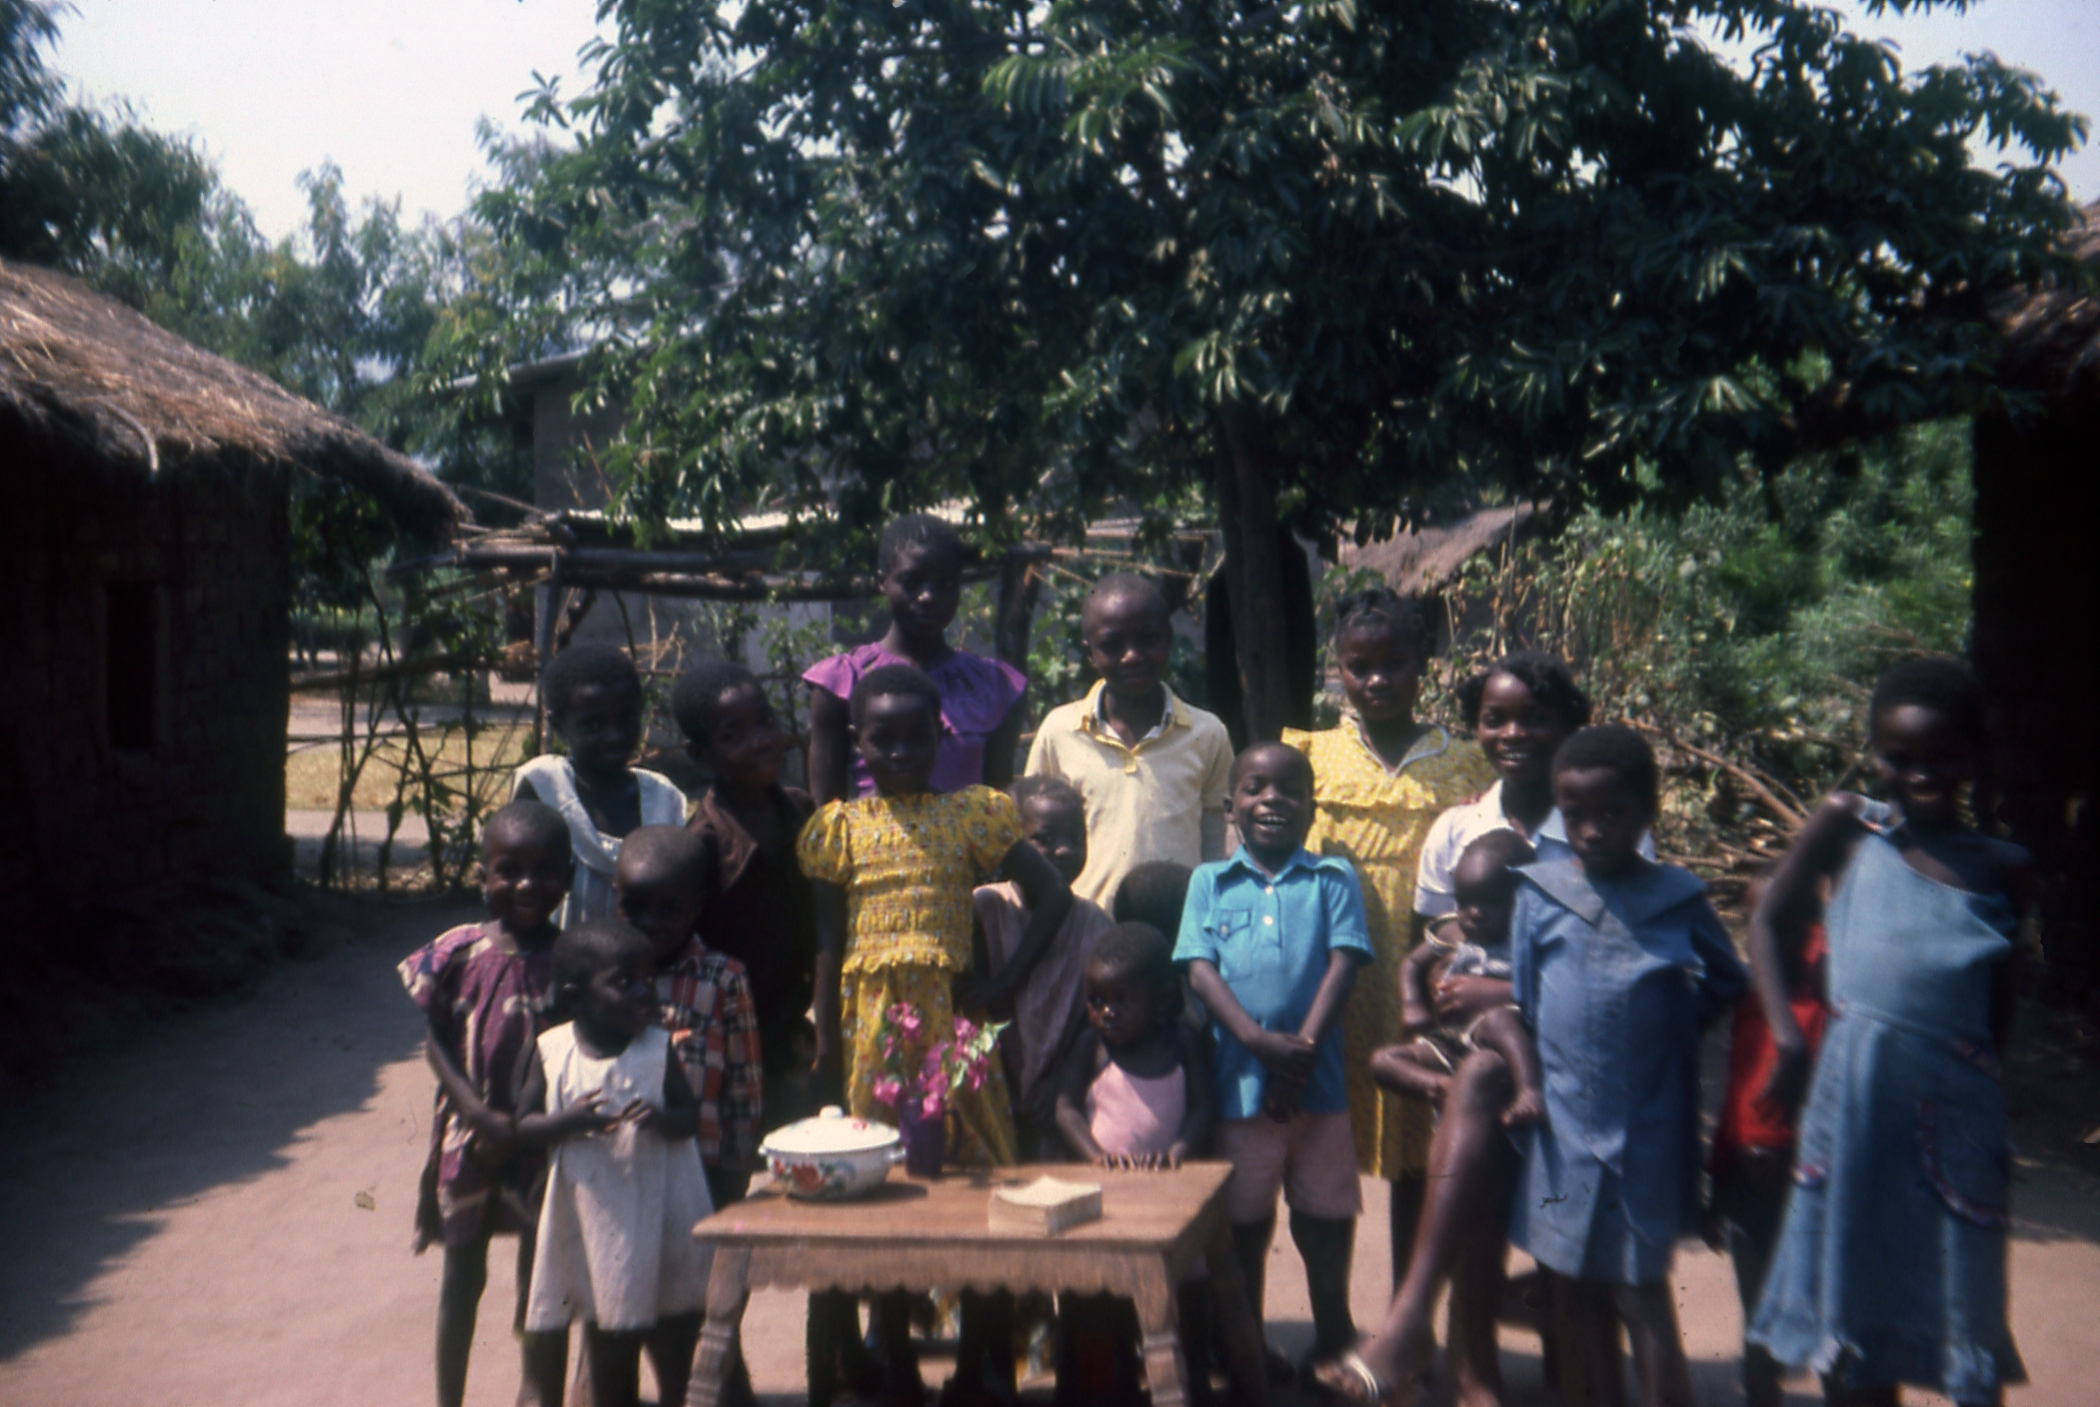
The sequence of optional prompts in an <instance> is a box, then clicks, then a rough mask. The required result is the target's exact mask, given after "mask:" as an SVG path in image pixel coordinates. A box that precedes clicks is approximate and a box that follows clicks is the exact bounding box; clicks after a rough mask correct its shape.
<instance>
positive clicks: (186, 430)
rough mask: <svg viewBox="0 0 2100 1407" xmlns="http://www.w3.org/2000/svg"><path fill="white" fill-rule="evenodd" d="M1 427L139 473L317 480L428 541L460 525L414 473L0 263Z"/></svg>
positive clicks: (457, 512) (150, 329)
mask: <svg viewBox="0 0 2100 1407" xmlns="http://www.w3.org/2000/svg"><path fill="white" fill-rule="evenodd" d="M10 427H12V428H14V429H16V430H18V431H19V432H20V433H22V434H23V435H25V436H30V437H35V438H39V439H42V440H45V441H46V442H48V443H52V444H54V445H56V444H61V443H62V444H65V445H67V446H68V447H70V448H72V449H74V450H77V451H82V452H84V453H83V454H82V455H81V458H83V459H85V460H87V461H90V462H93V463H98V464H102V465H106V466H108V467H110V468H111V469H115V470H123V471H129V472H132V473H137V474H146V475H155V474H159V473H162V472H180V471H181V470H182V468H183V466H184V465H186V464H190V463H193V462H198V461H202V460H207V459H209V460H214V461H217V462H219V463H221V464H225V463H229V462H245V463H246V464H249V465H252V466H253V467H257V468H261V467H265V466H275V467H281V468H287V469H299V470H304V471H308V472H312V473H316V474H323V475H327V476H329V477H332V478H337V479H341V480H342V481H344V482H345V483H349V484H353V485H355V486H356V487H358V488H361V489H364V490H365V491H366V492H368V493H370V494H371V495H372V496H373V497H374V498H376V499H378V500H379V501H380V502H381V503H382V504H384V505H385V506H386V508H387V509H388V511H389V512H391V513H392V514H393V515H394V517H395V518H396V519H397V520H398V521H399V522H400V523H401V524H402V526H404V527H406V528H408V529H409V530H410V531H411V532H413V533H415V534H416V535H417V536H419V537H424V538H428V539H431V540H433V541H435V540H441V539H444V538H446V537H448V536H449V535H450V534H451V531H452V529H453V528H455V527H456V526H457V525H458V524H460V523H461V522H464V521H466V519H467V516H468V515H467V512H466V510H465V509H464V508H463V507H462V506H461V504H460V502H459V500H458V499H457V498H455V497H453V495H452V493H451V491H450V490H449V489H447V488H446V487H445V486H444V485H443V484H441V483H439V482H438V481H437V480H436V479H434V478H432V477H431V476H430V475H429V474H427V473H425V472H424V471H423V470H422V469H420V468H418V467H417V466H416V464H415V463H414V462H413V461H411V460H409V459H408V458H406V457H404V456H402V455H400V454H397V453H395V452H394V451H393V450H390V449H388V448H387V447H386V446H385V445H383V444H381V443H379V441H377V440H375V439H373V438H372V437H371V436H370V435H367V434H365V433H364V432H363V431H362V430H359V429H358V428H357V427H356V426H354V425H351V424H350V423H349V422H347V421H345V420H342V419H340V418H338V417H337V416H334V415H331V414H329V413H328V412H327V411H325V410H323V409H321V408H320V407H319V406H317V405H315V404H314V403H313V402H311V401H308V400H305V399H303V398H301V397H299V396H295V395H293V394H292V393H291V392H289V391H287V390H285V389H284V388H283V387H281V386H279V385H278V384H277V383H276V382H274V381H271V380H270V379H269V378H268V377H266V376H262V375H260V374H258V373H256V372H253V371H250V370H248V369H247V368H246V367H243V366H237V365H235V364H234V363H232V362H230V361H227V360H226V359H225V358H224V357H217V356H213V355H212V354H211V353H210V352H207V351H205V350H204V349H203V348H201V347H197V346H194V345H192V344H191V343H189V342H186V341H184V340H183V339H182V338H180V337H177V336H176V335H175V334H173V333H171V332H169V331H167V330H166V329H164V328H162V327H159V326H157V325H156V324H154V323H153V322H152V321H150V320H149V319H147V318H146V317H144V316H143V315H141V314H139V313H137V312H134V311H133V310H132V309H130V308H127V307H125V306H124V305H123V304H121V303H118V302H116V301H115V300H113V299H110V298H106V297H103V296H102V295H101V294H99V293H96V292H94V291H92V290H91V289H89V288H87V287H86V286H85V285H83V284H81V283H79V282H78V281H76V280H74V279H70V278H67V277H66V276H65V275H63V274H56V273H52V272H51V271H50V270H48V269H38V268H31V267H29V266H27V265H22V264H11V263H8V262H6V261H4V260H0V431H4V430H6V429H8V428H10Z"/></svg>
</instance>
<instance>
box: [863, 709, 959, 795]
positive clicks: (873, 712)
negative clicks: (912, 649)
mask: <svg viewBox="0 0 2100 1407" xmlns="http://www.w3.org/2000/svg"><path fill="white" fill-rule="evenodd" d="M940 745H941V729H940V720H939V718H938V717H937V716H936V715H935V713H934V709H933V703H932V701H931V700H929V699H923V698H920V697H919V696H918V695H916V694H877V695H876V696H875V697H874V698H872V699H869V700H868V701H867V704H866V706H865V707H864V708H863V709H862V710H861V716H860V722H859V723H858V724H856V725H855V726H854V730H853V746H854V748H855V749H856V750H857V751H858V752H859V753H860V760H861V761H863V762H865V763H867V764H868V775H869V776H870V777H872V778H873V779H874V781H875V790H877V791H879V792H881V793H882V794H883V795H884V796H910V795H913V794H914V793H917V792H922V791H924V790H926V782H927V779H928V778H929V777H931V776H932V775H933V763H934V758H935V756H936V755H937V754H938V753H939V751H940Z"/></svg>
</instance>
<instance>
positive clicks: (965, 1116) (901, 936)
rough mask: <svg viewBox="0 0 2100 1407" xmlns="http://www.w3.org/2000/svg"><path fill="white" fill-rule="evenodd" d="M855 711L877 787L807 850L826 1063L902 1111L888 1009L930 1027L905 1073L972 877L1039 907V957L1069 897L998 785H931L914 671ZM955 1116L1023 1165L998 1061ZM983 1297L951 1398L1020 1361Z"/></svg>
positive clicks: (938, 1013) (900, 668)
mask: <svg viewBox="0 0 2100 1407" xmlns="http://www.w3.org/2000/svg"><path fill="white" fill-rule="evenodd" d="M851 704H852V728H853V740H854V747H855V750H856V751H857V752H858V753H859V754H860V758H861V761H862V763H863V764H864V765H865V766H866V768H867V772H868V776H869V779H870V780H871V781H872V782H873V783H874V786H875V792H874V794H873V795H871V796H867V797H863V798H860V799H858V800H854V801H832V802H828V803H826V804H825V805H824V806H822V807H820V808H819V809H818V811H817V814H816V815H814V816H812V817H811V818H810V821H809V824H808V825H807V826H806V827H804V828H803V831H802V837H801V840H800V841H799V842H798V845H797V850H798V853H799V855H800V857H801V861H802V869H803V872H804V873H805V874H807V875H808V876H809V877H810V880H811V881H812V883H813V884H814V886H815V891H816V913H817V938H818V966H817V992H816V1014H817V1062H818V1068H819V1070H820V1071H822V1072H824V1073H823V1078H824V1079H825V1081H826V1082H827V1083H830V1084H837V1083H838V1082H840V1080H841V1078H843V1083H844V1088H845V1092H846V1099H845V1102H846V1104H847V1106H848V1107H849V1108H850V1109H851V1111H852V1112H853V1113H854V1114H856V1115H859V1116H861V1117H863V1118H876V1119H880V1118H883V1117H885V1116H888V1117H891V1118H894V1117H895V1116H896V1115H895V1112H894V1111H893V1110H891V1109H890V1108H889V1107H888V1106H886V1105H881V1104H878V1103H877V1101H876V1099H875V1093H874V1085H875V1080H876V1078H877V1076H878V1075H880V1074H881V1073H882V1058H883V1035H884V1031H885V1023H886V1014H887V1013H888V1012H889V1011H890V1009H891V1008H892V1007H895V1006H897V1005H899V1004H906V1005H909V1006H911V1007H914V1008H916V1010H917V1012H918V1015H919V1018H920V1032H921V1034H920V1035H919V1036H918V1037H917V1038H916V1048H910V1047H911V1045H912V1043H911V1042H909V1041H908V1042H907V1054H906V1057H905V1060H906V1068H914V1067H915V1066H916V1065H917V1063H918V1061H919V1060H920V1059H921V1058H922V1057H923V1054H924V1051H925V1050H926V1049H927V1048H928V1047H930V1046H931V1044H932V1043H933V1042H934V1041H936V1040H941V1039H945V1038H946V1036H947V1034H948V1033H950V1032H952V1031H953V1029H954V1020H955V1010H956V1006H957V1004H958V1002H957V999H956V996H955V994H954V988H955V985H956V984H957V982H958V980H960V979H964V978H966V976H967V974H968V973H969V971H970V964H971V952H970V947H971V944H970V916H971V908H970V900H971V895H972V892H973V891H974V889H975V888H976V885H977V881H978V879H979V878H980V877H982V876H983V875H985V874H986V873H987V872H996V873H998V874H1001V875H1003V876H1005V877H1006V878H1009V879H1011V880H1013V881H1014V882H1015V883H1016V884H1017V885H1018V886H1019V888H1020V891H1021V895H1022V898H1023V899H1024V901H1025V902H1026V904H1027V908H1028V913H1029V921H1028V928H1027V931H1026V932H1025V933H1024V934H1023V936H1022V941H1021V946H1022V947H1023V948H1024V949H1034V950H1037V951H1040V950H1041V949H1042V948H1043V947H1044V946H1046V945H1047V944H1048V943H1049V941H1050V938H1051V937H1052V936H1053V935H1054V934H1055V933H1056V932H1057V930H1058V929H1059V928H1060V927H1062V926H1063V924H1064V921H1065V916H1066V914H1067V912H1069V910H1070V908H1071V890H1070V888H1069V887H1068V886H1067V885H1066V883H1065V880H1064V876H1063V875H1061V874H1059V873H1058V872H1057V870H1056V868H1055V867H1054V866H1053V865H1052V864H1051V863H1050V861H1048V860H1047V859H1045V858H1043V855H1042V853H1041V852H1040V851H1038V850H1036V849H1035V847H1034V846H1032V845H1030V844H1028V842H1027V841H1025V840H1023V839H1022V838H1021V816H1020V811H1019V809H1018V808H1017V807H1016V806H1015V805H1014V803H1013V801H1012V799H1011V798H1010V797H1008V796H1007V795H1006V794H1005V793H1004V792H996V791H993V790H991V789H990V788H988V787H979V786H966V787H964V788H963V789H962V790H960V791H955V792H936V791H934V790H932V788H931V777H932V773H933V770H934V767H935V764H936V761H937V759H938V757H939V749H940V737H941V714H942V696H941V694H940V691H939V690H937V689H936V688H935V687H934V684H933V681H932V680H930V679H928V678H927V677H926V676H925V675H924V674H922V673H920V672H919V671H918V670H916V669H913V668H912V667H911V666H909V665H883V666H880V667H878V668H876V669H872V670H869V671H868V672H867V673H865V674H863V675H861V676H860V680H859V682H858V683H856V684H855V685H854V686H853V697H852V700H851ZM1015 980H1016V978H1015V975H1014V974H1013V973H1012V972H1011V970H1002V971H1000V972H998V973H995V974H993V975H992V976H991V977H990V978H989V979H986V980H983V981H979V982H975V983H971V984H969V986H968V987H967V988H966V991H965V993H964V998H963V1000H962V1002H961V1005H963V1006H964V1007H965V1008H966V1009H968V1010H973V1011H975V1010H983V1009H996V1008H1000V1007H1003V1006H1004V1005H1006V1004H1007V1003H1008V1002H1010V1001H1011V1000H1012V999H1013V996H1014V991H1015V988H1014V986H1013V982H1014V981H1015ZM841 1063H843V1065H844V1069H843V1071H841V1069H840V1066H841ZM948 1112H949V1119H948V1128H949V1131H950V1136H949V1141H948V1146H949V1149H950V1152H951V1159H952V1160H953V1161H956V1162H960V1163H964V1164H975V1165H978V1166H985V1165H993V1164H1010V1163H1013V1162H1014V1161H1015V1160H1016V1155H1015V1146H1014V1144H1015V1139H1014V1128H1013V1112H1012V1109H1011V1107H1010V1105H1009V1104H1008V1100H1007V1092H1006V1081H1005V1079H1004V1077H1003V1076H1002V1075H1001V1074H1000V1073H999V1069H998V1066H997V1065H996V1063H995V1064H994V1066H993V1069H992V1074H991V1077H990V1078H989V1079H988V1080H987V1081H986V1083H985V1085H984V1087H983V1088H981V1089H979V1090H976V1091H972V1092H967V1093H964V1094H961V1095H960V1096H958V1097H957V1098H955V1099H954V1100H953V1101H952V1102H951V1104H950V1106H949V1111H948ZM983 1299H984V1297H981V1296H975V1295H971V1296H966V1297H965V1299H964V1317H963V1342H962V1344H961V1345H960V1346H959V1347H958V1349H957V1366H956V1379H955V1381H956V1382H957V1383H960V1384H962V1385H963V1386H962V1387H959V1388H957V1389H955V1391H956V1393H957V1394H958V1395H961V1396H965V1397H968V1396H969V1395H970V1394H972V1393H974V1392H976V1391H977V1390H978V1385H979V1375H980V1374H981V1372H982V1371H983V1369H984V1368H986V1367H994V1368H996V1367H998V1366H999V1361H1003V1362H1004V1364H1005V1365H1006V1367H1007V1368H1008V1369H1009V1370H1010V1367H1011V1362H1012V1360H1011V1358H1010V1356H1008V1355H1007V1354H1005V1353H1003V1352H1001V1353H996V1354H995V1353H992V1352H990V1346H991V1345H992V1344H994V1343H998V1342H1000V1335H999V1332H998V1329H999V1326H998V1324H997V1323H996V1322H995V1321H996V1319H997V1315H996V1313H994V1314H993V1315H992V1317H991V1318H989V1319H988V1318H986V1317H985V1316H986V1314H987V1312H988V1311H987V1307H985V1306H984V1304H983ZM973 1303H974V1304H976V1305H977V1306H978V1308H977V1309H976V1310H975V1312H974V1313H973V1310H972V1305H973ZM904 1307H905V1306H904V1302H903V1300H902V1299H901V1297H894V1296H884V1297H882V1299H881V1300H880V1301H878V1308H879V1310H880V1318H881V1322H882V1334H883V1338H884V1340H885V1344H886V1346H887V1348H888V1350H889V1358H890V1365H891V1371H892V1374H893V1376H892V1381H891V1384H890V1391H891V1394H892V1396H893V1397H895V1398H897V1399H898V1400H905V1399H910V1400H912V1401H916V1400H917V1399H916V1398H915V1397H914V1396H913V1394H914V1393H916V1392H918V1391H920V1390H921V1389H920V1386H919V1375H918V1364H917V1362H916V1360H915V1359H914V1358H913V1356H912V1352H911V1345H910V1340H909V1337H908V1333H907V1328H908V1326H907V1325H906V1323H905V1321H904V1313H903V1311H904ZM973 1321H974V1322H973ZM842 1326H843V1321H842ZM973 1400H974V1399H973Z"/></svg>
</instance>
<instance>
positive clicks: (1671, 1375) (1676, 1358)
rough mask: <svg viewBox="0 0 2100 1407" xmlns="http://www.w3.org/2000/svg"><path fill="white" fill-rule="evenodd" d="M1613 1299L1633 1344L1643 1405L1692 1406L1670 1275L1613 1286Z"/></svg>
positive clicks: (1690, 1371)
mask: <svg viewBox="0 0 2100 1407" xmlns="http://www.w3.org/2000/svg"><path fill="white" fill-rule="evenodd" d="M1612 1301H1613V1303H1615V1304H1616V1305H1618V1308H1619V1317H1620V1318H1621V1319H1622V1320H1624V1321H1625V1323H1626V1337H1627V1339H1628V1341H1629V1342H1630V1343H1631V1344H1632V1346H1633V1372H1634V1377H1635V1378H1636V1380H1637V1381H1638V1382H1639V1384H1640V1394H1641V1395H1640V1403H1641V1407H1692V1369H1691V1365H1690V1364H1688V1363H1687V1362H1685V1357H1684V1337H1683V1335H1681V1334H1680V1333H1679V1332H1678V1331H1677V1301H1676V1298H1675V1297H1674V1296H1673V1295H1672V1294H1671V1291H1670V1281H1669V1277H1668V1276H1664V1277H1663V1278H1662V1279H1660V1280H1650V1281H1649V1282H1648V1283H1647V1284H1645V1285H1614V1286H1612Z"/></svg>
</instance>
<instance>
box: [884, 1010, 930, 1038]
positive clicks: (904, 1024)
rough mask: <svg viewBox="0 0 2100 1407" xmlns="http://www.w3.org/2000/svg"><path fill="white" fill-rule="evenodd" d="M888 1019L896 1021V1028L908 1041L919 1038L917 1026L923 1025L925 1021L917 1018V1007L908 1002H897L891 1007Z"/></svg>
mask: <svg viewBox="0 0 2100 1407" xmlns="http://www.w3.org/2000/svg"><path fill="white" fill-rule="evenodd" d="M890 1019H891V1020H892V1021H894V1022H896V1024H897V1029H898V1030H900V1031H902V1032H903V1033H904V1039H906V1040H908V1041H915V1040H917V1039H918V1038H919V1028H920V1027H921V1026H923V1025H925V1022H923V1021H921V1020H920V1019H919V1011H918V1008H917V1007H914V1006H912V1005H911V1004H910V1003H909V1002H898V1003H897V1004H896V1005H895V1006H893V1007H891V1008H890Z"/></svg>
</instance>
